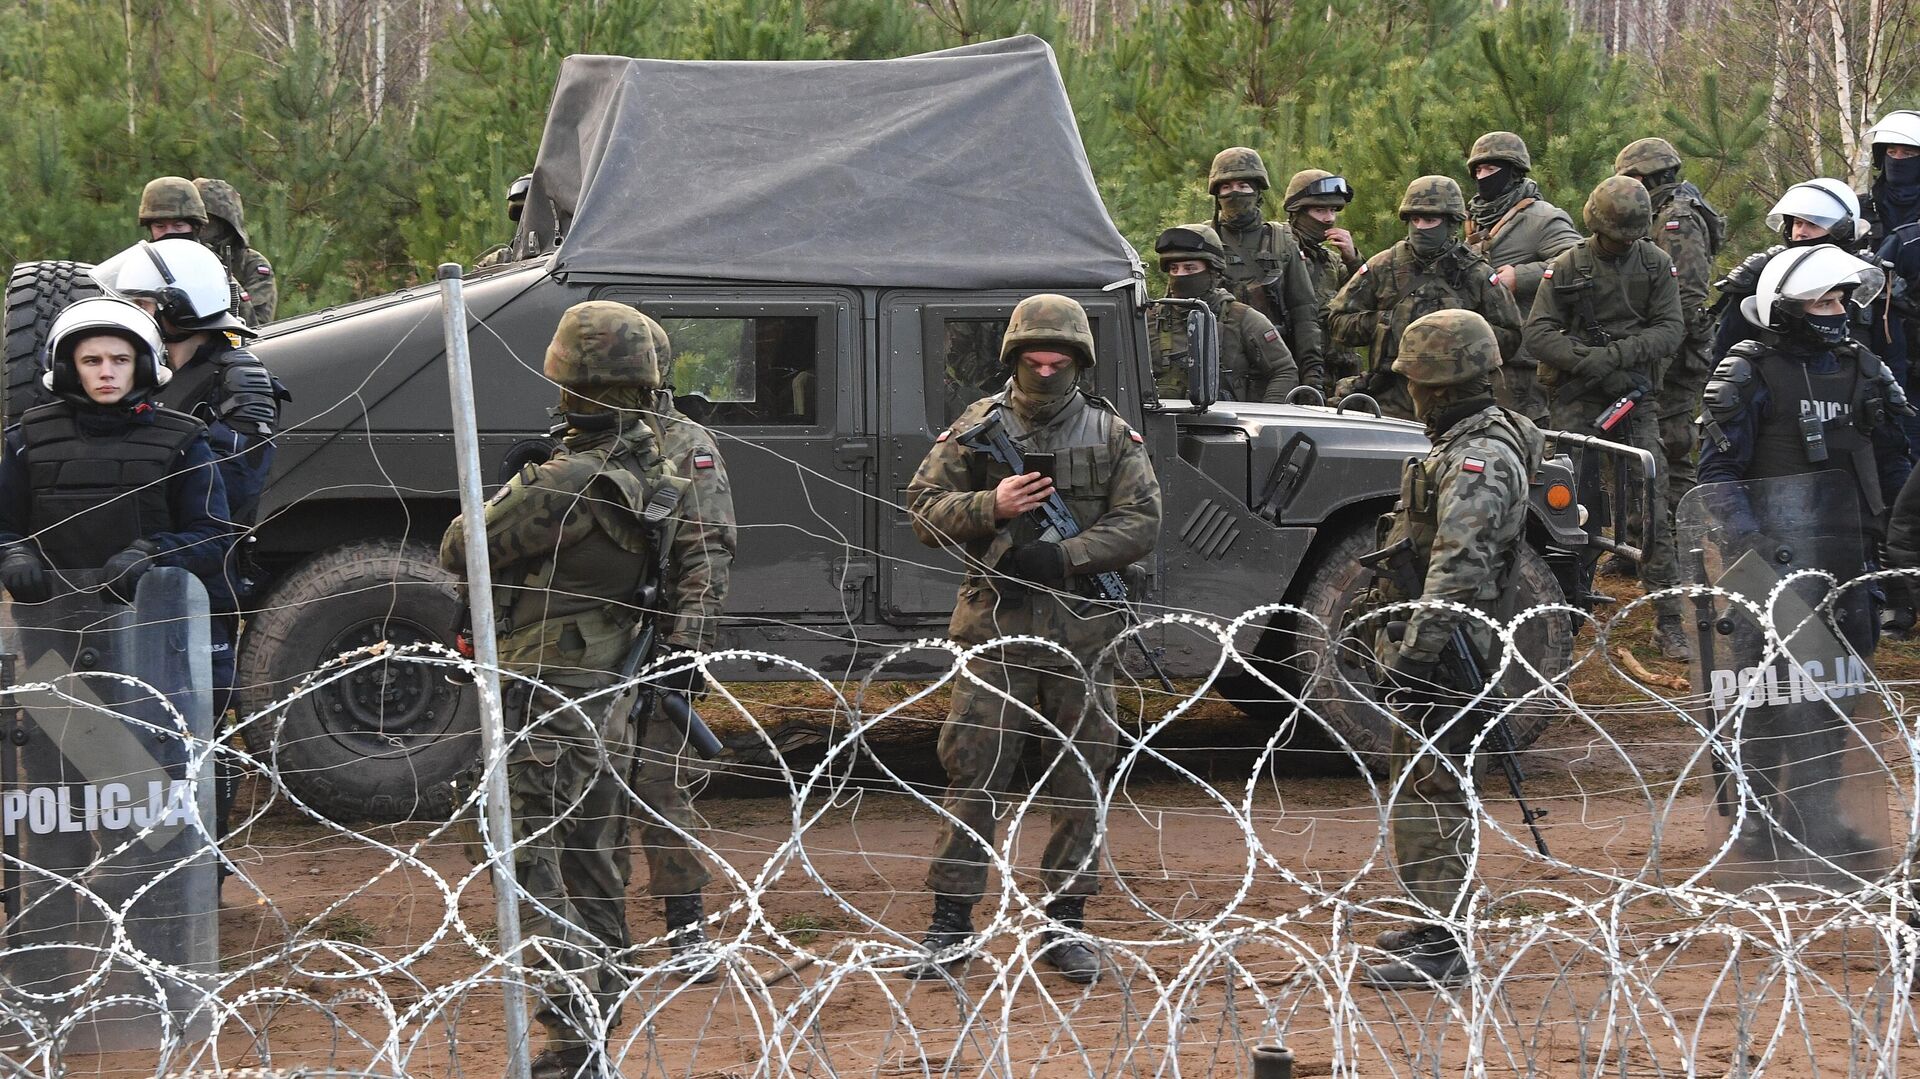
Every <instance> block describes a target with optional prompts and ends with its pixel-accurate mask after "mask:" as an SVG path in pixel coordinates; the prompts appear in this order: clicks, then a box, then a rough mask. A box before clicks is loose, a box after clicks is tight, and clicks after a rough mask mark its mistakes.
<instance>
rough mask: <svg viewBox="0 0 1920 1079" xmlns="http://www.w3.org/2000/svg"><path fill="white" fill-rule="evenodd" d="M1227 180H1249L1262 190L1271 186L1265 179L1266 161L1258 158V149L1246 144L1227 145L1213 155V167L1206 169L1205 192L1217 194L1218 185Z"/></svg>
mask: <svg viewBox="0 0 1920 1079" xmlns="http://www.w3.org/2000/svg"><path fill="white" fill-rule="evenodd" d="M1228 180H1251V181H1252V182H1253V186H1255V187H1257V188H1259V189H1260V190H1262V191H1265V190H1266V189H1267V188H1269V187H1272V186H1273V185H1272V184H1271V183H1269V182H1268V181H1267V163H1266V162H1264V161H1262V160H1260V151H1258V150H1254V149H1251V148H1249V147H1246V146H1229V147H1227V148H1226V149H1224V150H1222V151H1220V152H1219V153H1217V154H1215V155H1213V167H1212V168H1211V169H1208V170H1207V194H1209V195H1213V194H1218V193H1219V191H1220V185H1221V184H1224V183H1226V182H1227V181H1228Z"/></svg>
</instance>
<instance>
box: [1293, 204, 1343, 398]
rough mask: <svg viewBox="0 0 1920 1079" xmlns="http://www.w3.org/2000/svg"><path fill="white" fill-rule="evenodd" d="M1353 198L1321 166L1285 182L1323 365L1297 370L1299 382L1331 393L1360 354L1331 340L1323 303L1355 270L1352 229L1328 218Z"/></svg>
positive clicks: (1325, 392)
mask: <svg viewBox="0 0 1920 1079" xmlns="http://www.w3.org/2000/svg"><path fill="white" fill-rule="evenodd" d="M1352 201H1353V188H1351V187H1349V186H1347V181H1346V179H1345V177H1341V176H1335V175H1334V174H1333V173H1330V172H1325V171H1323V170H1321V169H1302V170H1301V171H1299V172H1296V173H1294V174H1293V178H1292V179H1290V180H1288V181H1287V194H1286V199H1285V201H1283V202H1282V203H1281V205H1282V206H1283V207H1284V208H1285V209H1286V211H1287V223H1288V224H1289V225H1291V226H1292V227H1293V238H1294V240H1295V241H1296V242H1298V243H1299V245H1300V254H1301V255H1302V256H1303V257H1304V258H1305V259H1306V260H1307V276H1308V277H1309V278H1310V279H1312V281H1313V299H1314V304H1315V316H1314V317H1315V318H1316V319H1317V320H1318V322H1319V324H1320V341H1321V350H1322V354H1323V355H1324V357H1325V366H1324V367H1323V368H1322V369H1321V370H1320V371H1318V372H1306V371H1303V372H1301V375H1300V381H1301V382H1302V383H1303V384H1304V385H1308V386H1312V387H1313V388H1314V389H1317V390H1319V391H1320V392H1321V393H1323V394H1330V393H1332V392H1333V386H1334V383H1336V382H1338V381H1339V380H1341V379H1343V378H1347V377H1349V376H1352V375H1357V374H1359V373H1360V354H1359V353H1358V352H1355V351H1354V350H1353V349H1350V348H1339V347H1336V346H1335V345H1334V344H1333V334H1332V332H1331V330H1330V329H1329V328H1328V326H1327V304H1328V303H1329V302H1330V301H1331V300H1332V299H1333V297H1334V294H1335V293H1337V292H1339V291H1340V288H1341V286H1343V285H1345V284H1346V283H1347V282H1348V281H1350V280H1352V279H1353V275H1354V274H1356V273H1358V272H1360V266H1361V258H1360V249H1359V248H1357V247H1355V246H1354V243H1353V233H1351V232H1348V231H1347V230H1346V229H1343V228H1340V227H1338V226H1337V225H1335V224H1334V222H1336V221H1338V220H1339V219H1340V211H1341V210H1343V209H1345V208H1346V206H1347V204H1348V203H1350V202H1352Z"/></svg>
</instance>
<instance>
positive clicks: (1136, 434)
mask: <svg viewBox="0 0 1920 1079" xmlns="http://www.w3.org/2000/svg"><path fill="white" fill-rule="evenodd" d="M1127 437H1128V438H1131V439H1133V440H1134V441H1135V442H1138V443H1141V444H1143V445H1144V444H1145V443H1146V441H1147V440H1146V439H1144V438H1141V437H1140V432H1138V431H1136V430H1134V429H1133V428H1131V427H1129V428H1127Z"/></svg>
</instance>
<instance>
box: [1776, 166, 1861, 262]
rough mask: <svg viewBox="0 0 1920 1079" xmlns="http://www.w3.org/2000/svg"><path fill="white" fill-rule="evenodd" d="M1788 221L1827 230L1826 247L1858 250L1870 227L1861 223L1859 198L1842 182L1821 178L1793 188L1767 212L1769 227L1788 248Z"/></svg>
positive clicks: (1791, 240)
mask: <svg viewBox="0 0 1920 1079" xmlns="http://www.w3.org/2000/svg"><path fill="white" fill-rule="evenodd" d="M1789 218H1794V219H1798V220H1801V221H1807V222H1811V223H1813V224H1815V225H1818V226H1820V227H1821V228H1823V229H1826V230H1827V239H1826V240H1824V241H1820V242H1823V243H1834V244H1840V245H1843V246H1847V247H1857V246H1859V245H1860V244H1861V243H1862V242H1863V241H1864V240H1866V238H1867V232H1868V227H1867V223H1866V222H1864V221H1862V220H1860V196H1858V195H1855V194H1854V193H1853V189H1852V188H1850V187H1848V186H1847V185H1846V184H1844V183H1842V182H1841V181H1839V180H1835V179H1831V178H1829V177H1826V176H1822V177H1821V178H1819V179H1818V180H1808V181H1806V182H1805V183H1799V184H1794V185H1793V186H1792V187H1789V188H1787V193H1786V194H1784V195H1782V196H1780V201H1779V202H1776V203H1774V204H1773V209H1771V210H1769V211H1767V227H1768V228H1770V229H1772V230H1774V231H1775V232H1778V233H1779V234H1780V238H1781V239H1782V240H1785V241H1786V242H1787V243H1788V244H1792V243H1793V239H1792V237H1791V236H1789V235H1788V228H1789V227H1790V224H1791V222H1790V221H1789V220H1788V219H1789Z"/></svg>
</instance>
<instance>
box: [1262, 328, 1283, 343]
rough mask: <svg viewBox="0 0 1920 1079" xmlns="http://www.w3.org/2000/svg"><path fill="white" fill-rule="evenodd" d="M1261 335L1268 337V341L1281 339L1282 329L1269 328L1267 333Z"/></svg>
mask: <svg viewBox="0 0 1920 1079" xmlns="http://www.w3.org/2000/svg"><path fill="white" fill-rule="evenodd" d="M1261 336H1262V337H1264V338H1266V339H1267V340H1268V341H1278V340H1280V331H1279V330H1268V331H1267V332H1266V333H1264V334H1262V335H1261Z"/></svg>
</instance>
